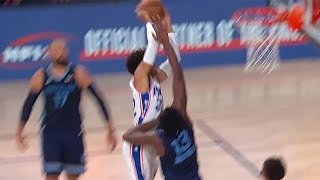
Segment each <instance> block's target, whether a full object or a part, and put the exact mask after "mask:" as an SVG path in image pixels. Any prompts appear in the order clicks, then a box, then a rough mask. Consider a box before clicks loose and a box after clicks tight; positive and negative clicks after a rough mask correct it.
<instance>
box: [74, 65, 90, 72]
mask: <svg viewBox="0 0 320 180" xmlns="http://www.w3.org/2000/svg"><path fill="white" fill-rule="evenodd" d="M71 68H72V69H73V70H74V72H79V73H88V69H87V68H86V67H85V66H83V65H72V66H71Z"/></svg>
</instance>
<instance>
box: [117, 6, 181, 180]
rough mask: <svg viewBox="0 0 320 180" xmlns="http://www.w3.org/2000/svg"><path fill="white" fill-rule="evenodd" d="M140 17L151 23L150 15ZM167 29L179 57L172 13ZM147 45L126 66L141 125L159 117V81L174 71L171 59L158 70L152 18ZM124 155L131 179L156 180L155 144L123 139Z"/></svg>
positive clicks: (167, 22)
mask: <svg viewBox="0 0 320 180" xmlns="http://www.w3.org/2000/svg"><path fill="white" fill-rule="evenodd" d="M137 13H138V16H139V17H140V18H141V19H142V20H143V21H144V22H148V21H149V19H148V17H147V16H144V15H141V14H139V13H140V11H139V9H137ZM163 22H164V24H166V31H167V33H168V36H169V37H170V42H171V43H172V44H173V46H174V48H175V52H176V53H177V57H178V59H180V55H179V50H178V47H177V45H176V42H175V38H174V33H173V30H172V25H171V22H170V17H169V14H168V13H167V15H166V17H165V18H164V21H163ZM146 28H147V39H148V45H147V48H146V50H138V51H135V52H133V53H132V54H131V55H130V56H129V57H128V59H127V64H126V66H127V69H128V72H129V73H130V74H132V75H133V78H132V80H131V81H130V88H131V90H132V95H133V107H134V123H135V125H141V124H144V123H147V122H149V121H151V120H152V119H155V118H156V117H158V115H159V114H160V112H162V110H163V96H162V90H161V87H160V83H161V82H163V81H164V80H165V79H167V77H168V76H169V75H170V74H171V73H172V72H171V71H172V70H171V66H170V63H169V61H168V60H167V61H165V62H164V63H163V64H161V65H160V68H159V69H158V68H157V67H155V65H154V62H155V58H156V55H157V52H158V47H159V43H158V42H157V41H156V40H155V39H154V37H153V33H154V29H153V27H152V25H151V23H150V21H149V22H148V23H147V24H146ZM123 156H124V158H125V161H126V163H127V166H128V168H129V173H130V178H131V179H132V180H151V179H154V177H155V175H156V172H157V169H158V164H159V163H158V162H159V161H158V156H157V154H156V153H155V150H154V148H153V147H149V146H141V145H134V144H131V143H127V142H124V144H123Z"/></svg>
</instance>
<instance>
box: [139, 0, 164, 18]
mask: <svg viewBox="0 0 320 180" xmlns="http://www.w3.org/2000/svg"><path fill="white" fill-rule="evenodd" d="M138 10H139V11H144V12H146V13H147V14H148V15H150V16H160V18H163V17H164V16H165V9H164V6H163V5H162V3H161V1H159V0H149V1H143V2H142V3H141V4H140V5H139V6H138Z"/></svg>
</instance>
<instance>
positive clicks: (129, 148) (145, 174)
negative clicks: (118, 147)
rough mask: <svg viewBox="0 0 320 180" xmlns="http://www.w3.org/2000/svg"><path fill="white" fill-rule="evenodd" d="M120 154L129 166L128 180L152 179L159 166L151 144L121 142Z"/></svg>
mask: <svg viewBox="0 0 320 180" xmlns="http://www.w3.org/2000/svg"><path fill="white" fill-rule="evenodd" d="M122 154H123V156H124V159H125V161H126V164H127V167H128V168H129V174H130V180H153V179H154V178H155V176H156V174H157V170H158V167H159V158H158V155H157V153H156V151H155V149H154V148H153V147H151V146H146V145H142V146H137V145H132V144H130V143H128V142H124V143H123V147H122Z"/></svg>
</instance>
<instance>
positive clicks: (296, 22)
mask: <svg viewBox="0 0 320 180" xmlns="http://www.w3.org/2000/svg"><path fill="white" fill-rule="evenodd" d="M303 17H304V8H303V7H302V6H299V5H297V6H295V7H294V8H293V9H291V10H290V11H289V14H288V24H289V26H290V28H292V29H293V30H301V28H302V25H303Z"/></svg>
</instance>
